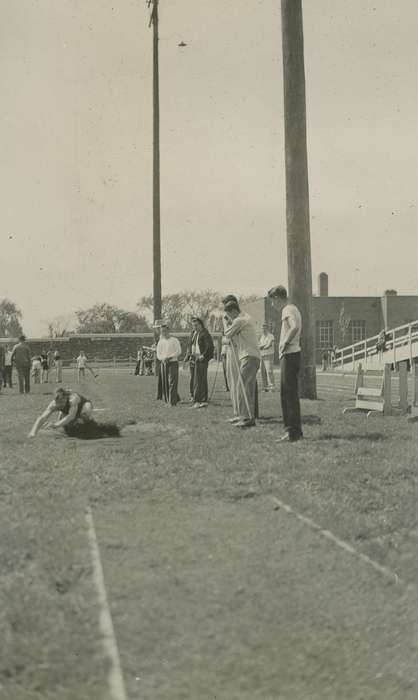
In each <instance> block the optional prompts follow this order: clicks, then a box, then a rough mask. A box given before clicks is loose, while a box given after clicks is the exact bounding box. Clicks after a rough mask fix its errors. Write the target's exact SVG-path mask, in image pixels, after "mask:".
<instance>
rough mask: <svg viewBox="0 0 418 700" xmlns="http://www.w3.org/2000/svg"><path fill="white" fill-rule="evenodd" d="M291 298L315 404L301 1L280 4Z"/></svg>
mask: <svg viewBox="0 0 418 700" xmlns="http://www.w3.org/2000/svg"><path fill="white" fill-rule="evenodd" d="M281 9H282V51H283V85H284V122H285V160H286V226H287V265H288V278H289V295H290V297H291V299H292V300H293V301H294V302H295V304H296V306H297V307H298V308H299V310H300V312H301V315H302V324H303V330H302V338H301V343H302V367H301V373H300V395H301V397H302V398H306V399H316V362H315V336H314V323H313V314H312V264H311V241H310V229H309V184H308V156H307V147H306V98H305V66H304V52H303V18H302V0H281Z"/></svg>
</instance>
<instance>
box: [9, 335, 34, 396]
mask: <svg viewBox="0 0 418 700" xmlns="http://www.w3.org/2000/svg"><path fill="white" fill-rule="evenodd" d="M12 362H14V363H15V367H16V370H17V378H18V382H19V394H23V393H25V394H29V392H30V365H31V356H30V349H29V345H28V344H27V343H26V338H25V336H24V335H21V336H20V337H19V342H18V343H17V345H15V346H14V348H13V350H12Z"/></svg>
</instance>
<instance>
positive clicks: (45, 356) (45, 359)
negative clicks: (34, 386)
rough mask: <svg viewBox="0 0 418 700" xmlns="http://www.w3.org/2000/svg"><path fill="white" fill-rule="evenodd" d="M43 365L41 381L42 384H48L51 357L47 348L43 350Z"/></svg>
mask: <svg viewBox="0 0 418 700" xmlns="http://www.w3.org/2000/svg"><path fill="white" fill-rule="evenodd" d="M41 365H42V371H41V382H42V384H48V378H49V358H48V353H47V351H46V350H42V352H41Z"/></svg>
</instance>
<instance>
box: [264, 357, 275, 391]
mask: <svg viewBox="0 0 418 700" xmlns="http://www.w3.org/2000/svg"><path fill="white" fill-rule="evenodd" d="M264 364H265V367H266V373H267V383H268V387H269V389H272V388H273V387H274V372H273V355H269V356H268V357H265V358H264Z"/></svg>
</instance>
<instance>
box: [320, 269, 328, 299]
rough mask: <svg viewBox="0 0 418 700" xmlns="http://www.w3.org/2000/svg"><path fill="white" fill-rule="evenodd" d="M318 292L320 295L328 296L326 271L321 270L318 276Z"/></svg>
mask: <svg viewBox="0 0 418 700" xmlns="http://www.w3.org/2000/svg"><path fill="white" fill-rule="evenodd" d="M318 294H319V296H320V297H327V296H328V275H327V273H326V272H321V273H320V274H319V276H318Z"/></svg>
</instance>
